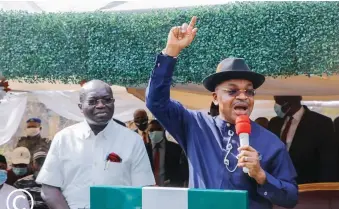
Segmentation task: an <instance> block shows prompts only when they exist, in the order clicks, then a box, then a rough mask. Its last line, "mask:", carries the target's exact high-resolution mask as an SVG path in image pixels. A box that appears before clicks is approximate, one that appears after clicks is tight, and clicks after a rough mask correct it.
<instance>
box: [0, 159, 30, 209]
mask: <svg viewBox="0 0 339 209" xmlns="http://www.w3.org/2000/svg"><path fill="white" fill-rule="evenodd" d="M7 178H8V172H7V160H6V158H5V156H3V155H0V208H1V209H5V208H6V209H17V208H27V209H28V208H30V207H29V202H28V199H25V198H20V197H22V196H24V193H23V192H21V191H16V192H15V190H16V188H15V187H13V186H11V185H8V184H7V183H6V180H7ZM11 193H12V195H11ZM8 198H9V199H8ZM7 199H8V203H9V205H8V206H7Z"/></svg>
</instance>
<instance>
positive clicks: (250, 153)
mask: <svg viewBox="0 0 339 209" xmlns="http://www.w3.org/2000/svg"><path fill="white" fill-rule="evenodd" d="M235 124H236V125H235V129H236V133H237V134H238V135H239V140H240V147H239V149H238V150H239V152H240V153H239V155H238V166H239V167H241V168H243V172H244V173H248V175H249V176H250V177H252V178H254V179H255V180H256V181H257V182H258V184H263V183H264V182H265V180H266V174H265V172H264V170H263V169H262V168H261V166H260V161H259V154H258V152H257V151H256V150H255V149H254V148H253V147H251V146H250V145H249V134H250V133H251V122H250V119H249V117H248V116H247V115H241V116H238V117H237V119H236V122H235Z"/></svg>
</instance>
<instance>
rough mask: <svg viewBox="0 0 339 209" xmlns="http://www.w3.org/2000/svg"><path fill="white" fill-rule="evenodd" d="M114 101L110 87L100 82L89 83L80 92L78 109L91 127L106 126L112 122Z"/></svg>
mask: <svg viewBox="0 0 339 209" xmlns="http://www.w3.org/2000/svg"><path fill="white" fill-rule="evenodd" d="M114 101H115V100H114V98H113V92H112V89H111V87H110V86H109V85H108V84H107V83H105V82H103V81H100V80H92V81H89V82H87V83H85V84H84V85H83V86H82V88H81V90H80V104H79V108H80V109H81V111H82V112H83V114H84V116H85V118H86V120H87V122H88V123H89V124H92V125H106V124H107V123H108V122H109V121H110V120H112V117H113V114H114Z"/></svg>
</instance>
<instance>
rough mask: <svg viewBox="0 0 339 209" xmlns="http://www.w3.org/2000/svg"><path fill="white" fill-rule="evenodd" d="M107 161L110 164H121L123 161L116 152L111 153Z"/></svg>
mask: <svg viewBox="0 0 339 209" xmlns="http://www.w3.org/2000/svg"><path fill="white" fill-rule="evenodd" d="M106 160H107V161H109V162H116V163H120V162H121V161H122V159H121V158H120V156H119V155H117V154H115V153H114V152H112V153H110V154H109V155H108V156H107V159H106Z"/></svg>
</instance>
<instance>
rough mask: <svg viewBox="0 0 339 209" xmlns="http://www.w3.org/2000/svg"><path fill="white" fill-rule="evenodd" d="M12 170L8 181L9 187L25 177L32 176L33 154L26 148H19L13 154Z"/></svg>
mask: <svg viewBox="0 0 339 209" xmlns="http://www.w3.org/2000/svg"><path fill="white" fill-rule="evenodd" d="M11 160H12V168H11V169H10V170H9V171H8V179H7V181H6V183H7V184H9V185H14V183H15V182H16V181H17V180H18V179H20V178H23V177H25V176H28V175H30V174H31V172H32V171H31V169H30V166H29V164H30V162H31V154H30V152H29V150H28V149H27V148H26V147H17V148H15V149H14V150H13V152H12V153H11Z"/></svg>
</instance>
